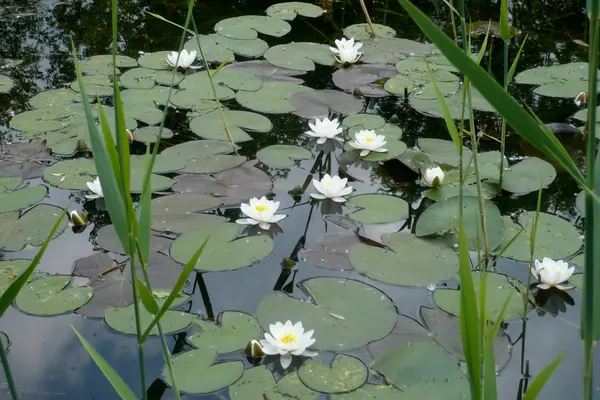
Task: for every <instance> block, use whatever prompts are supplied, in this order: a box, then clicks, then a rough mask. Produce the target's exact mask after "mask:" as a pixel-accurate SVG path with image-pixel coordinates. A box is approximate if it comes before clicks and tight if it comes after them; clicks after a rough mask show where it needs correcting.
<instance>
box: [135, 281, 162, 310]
mask: <svg viewBox="0 0 600 400" xmlns="http://www.w3.org/2000/svg"><path fill="white" fill-rule="evenodd" d="M134 279H136V280H137V290H138V293H139V294H140V300H142V304H143V305H144V307H145V308H146V310H147V311H148V312H149V313H150V314H153V315H156V314H158V311H159V308H158V303H157V302H156V299H155V298H154V296H153V295H152V292H151V291H150V289H148V287H147V286H146V285H144V283H143V282H142V281H140V278H138V276H137V274H136V275H134Z"/></svg>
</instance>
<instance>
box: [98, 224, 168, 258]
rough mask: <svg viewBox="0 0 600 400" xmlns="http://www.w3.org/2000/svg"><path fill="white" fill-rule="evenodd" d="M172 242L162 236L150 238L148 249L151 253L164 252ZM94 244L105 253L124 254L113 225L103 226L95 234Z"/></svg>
mask: <svg viewBox="0 0 600 400" xmlns="http://www.w3.org/2000/svg"><path fill="white" fill-rule="evenodd" d="M171 243H173V240H171V239H168V238H165V237H162V236H154V235H152V236H150V249H151V250H152V251H153V252H159V251H163V252H164V251H165V250H167V249H168V248H169V247H170V246H171ZM96 244H97V245H98V246H100V247H101V248H102V249H104V250H106V251H110V252H112V253H116V254H125V253H124V252H123V246H122V245H121V242H120V241H119V238H118V236H117V232H116V231H115V227H114V226H113V225H105V226H103V227H102V228H100V229H99V230H98V232H97V234H96Z"/></svg>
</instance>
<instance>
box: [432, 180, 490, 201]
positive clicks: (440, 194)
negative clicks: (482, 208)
mask: <svg viewBox="0 0 600 400" xmlns="http://www.w3.org/2000/svg"><path fill="white" fill-rule="evenodd" d="M481 190H482V194H483V197H484V198H485V199H487V200H490V199H493V198H494V197H496V196H497V195H498V185H497V184H496V183H489V182H481ZM423 195H424V196H425V197H427V198H428V199H431V200H433V201H440V200H446V199H449V198H450V197H456V196H459V195H460V187H457V186H454V185H442V186H439V187H434V188H431V189H427V190H426V191H424V192H423ZM463 195H464V196H477V185H476V184H471V185H468V186H465V187H464V188H463Z"/></svg>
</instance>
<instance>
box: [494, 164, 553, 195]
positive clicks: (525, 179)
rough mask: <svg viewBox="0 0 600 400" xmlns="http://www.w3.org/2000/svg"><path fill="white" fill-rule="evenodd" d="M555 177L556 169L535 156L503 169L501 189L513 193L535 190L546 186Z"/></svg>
mask: <svg viewBox="0 0 600 400" xmlns="http://www.w3.org/2000/svg"><path fill="white" fill-rule="evenodd" d="M555 178H556V170H555V169H554V167H553V166H552V164H550V163H549V162H547V161H544V160H541V159H539V158H537V157H531V158H528V159H525V160H523V161H521V162H519V163H517V164H515V165H513V166H511V167H510V168H509V169H507V170H505V171H504V176H503V178H502V189H504V190H506V191H508V192H511V193H515V194H527V193H531V192H537V191H538V190H540V186H541V187H544V188H545V187H548V185H550V184H551V183H552V182H553V181H554V179H555Z"/></svg>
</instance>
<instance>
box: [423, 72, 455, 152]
mask: <svg viewBox="0 0 600 400" xmlns="http://www.w3.org/2000/svg"><path fill="white" fill-rule="evenodd" d="M426 65H427V71H429V77H430V78H431V83H432V84H433V90H435V96H436V97H437V101H438V104H439V105H440V109H441V110H442V115H443V116H444V121H445V122H446V128H447V129H448V133H450V138H451V139H452V142H453V143H454V145H455V146H456V150H458V151H459V152H460V150H461V148H462V140H461V139H460V135H459V133H458V129H457V128H456V124H455V123H454V119H453V118H452V114H451V113H450V109H449V108H448V104H446V100H444V95H443V94H442V92H440V89H439V87H438V85H437V82H436V81H435V76H434V75H433V72H431V69H430V68H429V64H428V63H427V62H426Z"/></svg>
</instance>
